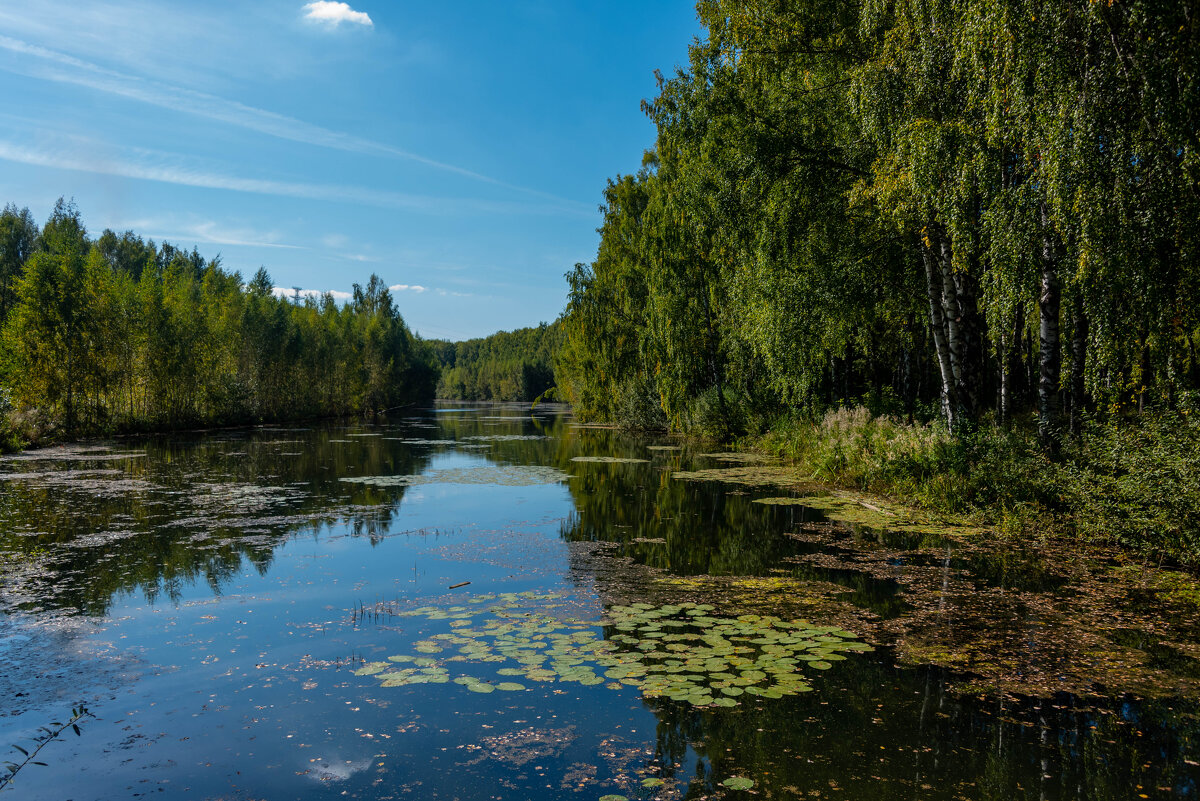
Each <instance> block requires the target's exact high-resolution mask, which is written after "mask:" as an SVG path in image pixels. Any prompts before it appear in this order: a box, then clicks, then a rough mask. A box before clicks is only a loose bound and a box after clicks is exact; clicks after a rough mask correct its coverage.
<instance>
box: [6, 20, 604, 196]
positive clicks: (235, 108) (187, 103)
mask: <svg viewBox="0 0 1200 801" xmlns="http://www.w3.org/2000/svg"><path fill="white" fill-rule="evenodd" d="M0 50H7V51H9V52H11V53H16V54H18V55H20V56H23V57H27V58H21V59H20V60H19V61H17V62H16V63H13V64H0V69H4V70H7V71H9V72H13V73H16V74H18V75H25V76H28V77H33V78H40V79H43V80H49V81H55V82H59V83H69V84H73V85H76V86H83V87H85V88H88V89H93V90H96V91H100V92H105V93H108V94H113V95H117V96H119V97H124V98H128V99H130V100H136V101H139V102H142V103H147V104H149V105H152V106H157V107H159V108H166V109H170V110H172V111H178V112H182V113H185V114H193V115H196V116H199V117H204V118H206V119H211V120H216V121H218V122H223V123H226V124H228V125H234V126H237V127H240V128H245V129H248V130H251V131H255V132H257V133H260V134H264V135H267V136H273V137H276V138H279V139H286V140H289V141H292V142H300V143H302V144H308V145H313V146H316V147H325V148H330V149H333V150H341V151H344V152H350V153H359V154H364V155H372V156H384V157H388V158H396V159H402V160H406V161H412V162H415V163H417V164H422V165H424V166H426V167H430V168H433V169H436V170H441V171H444V172H449V173H453V174H455V175H460V176H462V177H464V178H469V179H471V180H473V181H479V182H481V183H485V184H491V185H493V186H498V187H502V188H505V189H511V190H514V191H518V192H522V193H525V194H529V195H536V196H539V197H543V198H547V199H550V200H555V201H558V202H560V203H563V204H568V205H574V206H579V207H581V208H588V209H589V210H590V208H591V207H590V206H588V204H584V203H578V202H577V201H569V200H565V199H563V198H559V197H557V196H555V195H552V194H549V193H547V192H542V191H540V190H537V189H530V188H528V187H523V186H516V185H514V184H509V183H505V182H504V181H500V180H498V179H496V178H492V177H491V176H488V175H484V174H482V173H479V172H475V171H474V170H468V169H466V168H464V167H458V166H456V165H453V164H447V163H445V162H442V161H437V160H435V159H430V158H426V157H425V156H421V155H419V154H417V153H412V152H410V151H407V150H404V149H402V148H398V147H394V146H392V145H389V144H385V143H383V142H376V141H373V140H370V139H364V138H363V137H360V136H355V135H353V134H347V133H342V132H340V131H334V130H331V129H329V128H324V127H322V126H320V125H313V124H312V123H308V122H304V121H303V120H299V119H296V118H295V117H289V116H287V115H285V114H278V113H276V112H274V111H268V110H266V109H261V108H255V107H254V106H248V105H245V104H244V103H239V102H237V101H236V100H227V99H225V98H222V97H217V96H216V95H210V94H207V93H205V92H197V91H194V90H192V89H185V88H183V87H179V86H171V85H168V84H162V83H158V82H155V81H150V80H145V79H143V78H138V77H136V76H133V75H126V74H124V73H121V72H117V71H115V70H110V69H107V68H105V67H101V66H100V65H98V64H93V63H91V62H88V61H84V60H82V59H78V58H75V57H74V56H71V55H67V54H65V53H60V52H58V51H55V50H50V49H48V48H45V47H41V46H39V45H35V44H30V43H28V42H24V41H21V40H20V39H14V38H12V37H9V36H4V35H0Z"/></svg>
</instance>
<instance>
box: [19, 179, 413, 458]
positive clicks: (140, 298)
mask: <svg viewBox="0 0 1200 801" xmlns="http://www.w3.org/2000/svg"><path fill="white" fill-rule="evenodd" d="M0 317H2V323H3V328H2V335H0V353H2V362H0V383H2V385H3V387H4V389H5V391H6V392H7V397H6V398H4V401H5V403H6V404H7V405H8V409H7V410H6V411H8V412H9V419H10V421H11V422H12V424H13V425H14V426H15V427H16V428H17V429H18V430H17V431H16V432H15V433H16V434H17V435H19V436H21V437H23V438H24V439H26V440H29V439H37V438H39V437H41V436H45V435H47V434H51V433H55V432H57V433H59V434H63V435H67V436H73V435H78V434H84V433H107V432H121V431H134V430H160V429H166V428H177V427H181V426H192V425H208V424H237V423H249V422H261V421H270V420H284V419H295V418H302V417H317V416H334V415H348V414H359V413H366V412H375V411H382V410H386V409H389V408H392V407H396V406H400V405H403V404H408V403H414V402H418V401H424V400H428V399H430V398H431V397H432V395H433V389H434V383H435V381H436V378H437V373H436V367H435V366H434V365H433V364H432V362H431V359H430V357H429V355H428V351H427V349H426V348H425V346H424V344H423V343H422V342H420V341H419V340H418V339H416V338H415V337H414V336H413V335H412V334H411V333H410V332H409V330H408V328H407V326H406V325H405V324H404V321H403V319H401V317H400V314H399V313H398V312H397V310H396V307H395V305H394V304H393V303H392V298H391V296H390V294H389V292H388V290H387V287H386V285H385V284H384V282H383V281H381V280H380V279H379V278H378V277H377V276H371V279H370V281H369V282H368V283H367V284H366V285H365V286H359V285H357V284H356V285H355V286H354V295H353V298H352V299H351V300H350V301H349V302H347V303H345V304H338V303H336V302H335V301H334V300H333V298H332V297H330V296H328V295H326V296H325V297H323V298H320V299H313V298H308V299H305V300H304V301H303V302H293V301H289V300H286V299H282V298H278V297H275V296H274V295H273V294H272V285H271V279H270V276H269V275H268V274H267V272H266V270H264V269H260V270H259V271H258V272H257V273H256V274H255V276H254V277H253V279H251V280H250V281H249V283H245V282H243V279H242V277H241V276H240V275H239V274H238V273H236V272H230V271H227V270H225V269H223V268H222V267H221V265H220V262H219V259H213V260H210V261H206V260H205V259H204V258H203V257H201V256H200V254H199V253H198V252H196V251H195V250H193V251H192V252H190V253H188V252H185V251H182V250H178V249H176V248H174V247H172V246H171V245H169V244H166V243H163V244H162V245H161V246H156V245H155V243H154V242H153V241H146V240H143V239H142V238H141V237H139V236H137V235H136V234H134V233H133V232H128V231H127V232H125V233H124V234H116V233H114V232H113V231H109V230H106V231H104V232H103V234H101V235H100V236H99V237H98V238H96V239H92V238H91V237H89V235H88V232H87V230H86V228H85V227H84V224H83V221H82V219H81V217H80V214H79V211H78V210H77V209H76V208H75V206H74V204H73V203H67V202H64V201H62V200H61V199H60V200H59V202H58V203H57V204H56V205H55V207H54V211H53V213H52V214H51V215H50V218H49V220H48V221H47V222H46V224H45V225H44V226H42V227H41V229H40V230H39V228H38V226H37V225H36V223H35V222H34V220H33V218H32V215H31V214H30V213H29V210H28V209H17V208H16V207H15V206H12V205H9V206H7V207H5V209H4V211H3V213H0Z"/></svg>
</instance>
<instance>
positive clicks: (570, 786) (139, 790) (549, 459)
mask: <svg viewBox="0 0 1200 801" xmlns="http://www.w3.org/2000/svg"><path fill="white" fill-rule="evenodd" d="M704 451H705V449H704V448H702V447H698V446H694V445H690V444H686V443H679V442H674V441H671V440H668V439H665V438H659V439H645V438H638V437H634V436H630V435H625V434H620V433H617V432H614V431H608V430H602V429H593V428H588V427H583V426H577V425H575V424H574V422H573V420H572V419H571V417H570V415H569V413H568V412H567V411H565V410H563V409H557V408H539V409H538V410H535V411H534V412H530V411H529V410H528V409H527V408H525V407H519V406H500V405H498V406H465V407H463V406H443V407H441V408H436V409H431V410H428V411H426V412H424V413H419V414H413V415H411V416H409V417H405V418H403V419H392V420H389V421H387V422H386V423H380V424H353V425H342V424H337V425H320V426H314V427H287V426H279V427H262V428H256V429H250V430H239V431H221V432H214V433H208V434H203V435H190V436H174V437H169V438H155V439H148V440H122V441H119V442H112V443H97V444H90V445H85V446H77V447H70V448H64V449H50V450H47V451H41V452H30V453H27V454H22V455H19V456H16V457H9V458H8V459H6V460H4V461H2V462H0V554H2V555H0V558H2V559H3V564H2V570H3V576H4V578H3V583H2V584H0V603H2V604H3V615H2V617H0V698H2V699H3V700H2V702H0V748H2V749H4V750H5V751H6V753H7V757H8V758H12V757H13V756H18V754H17V752H16V751H9V750H8V746H9V744H19V745H24V746H26V747H28V746H29V744H30V741H31V739H32V738H33V737H34V736H35V735H36V732H37V728H38V727H39V726H42V725H46V724H48V723H50V722H51V721H53V720H63V719H64V718H65V716H66V715H69V713H70V709H71V707H73V706H75V705H77V704H80V703H83V704H86V705H87V706H88V707H89V709H90V710H91V711H92V712H93V713H94V714H95V715H96V719H95V720H85V721H84V723H83V726H82V735H81V736H79V737H75V736H68V737H65V738H64V739H62V740H61V741H58V742H54V743H52V744H50V745H49V746H47V747H46V749H45V750H43V752H42V754H41V756H40V758H41V759H42V760H44V761H46V762H47V763H49V764H48V766H46V767H38V766H29V767H26V768H25V769H24V770H22V771H21V772H20V773H19V774H18V775H17V776H16V777H15V779H14V780H13V782H12V784H11V786H10V788H9V790H8V791H7V792H8V794H9V795H11V797H13V798H22V799H56V800H57V799H76V800H77V801H83V800H84V799H118V798H141V797H161V798H195V799H324V798H362V799H447V800H448V799H464V800H466V799H561V798H568V799H588V800H589V801H590V800H592V799H601V798H604V797H606V796H609V797H625V798H629V799H683V798H686V799H702V798H729V799H738V798H812V799H871V801H881V800H882V799H976V798H978V799H1074V798H1090V799H1122V800H1124V799H1131V798H1169V797H1180V798H1191V797H1196V796H1197V794H1198V793H1200V784H1198V779H1200V764H1198V763H1200V742H1198V741H1197V731H1198V728H1200V725H1198V721H1200V718H1198V714H1200V705H1198V704H1197V699H1198V698H1200V689H1198V688H1200V659H1198V658H1197V657H1200V644H1198V643H1200V635H1198V632H1197V626H1196V624H1195V622H1194V620H1193V612H1194V609H1193V606H1194V601H1189V599H1188V598H1187V597H1186V594H1181V593H1176V594H1175V595H1170V594H1166V595H1164V594H1163V593H1161V592H1157V591H1155V590H1154V587H1155V586H1157V585H1155V584H1154V582H1153V581H1151V580H1149V579H1147V578H1146V574H1144V573H1142V574H1138V575H1139V576H1141V578H1140V579H1139V578H1138V577H1137V576H1133V575H1132V573H1131V571H1137V570H1144V569H1143V568H1140V567H1138V566H1137V565H1131V564H1128V563H1127V561H1126V560H1125V559H1123V558H1122V557H1121V556H1120V555H1119V554H1100V555H1097V552H1095V551H1089V552H1088V553H1087V554H1082V553H1073V552H1071V551H1070V550H1069V549H1062V548H1056V547H1054V546H1051V545H1046V546H1044V547H1040V548H1038V549H1034V550H1016V551H1015V550H1014V549H1013V548H1012V547H1000V546H998V545H997V544H996V543H995V542H994V536H992V535H990V534H989V533H982V534H976V535H975V536H974V537H967V538H966V539H963V538H962V537H960V536H956V535H955V532H952V531H946V530H944V529H938V528H935V527H929V528H928V529H927V530H924V529H922V528H921V527H920V526H916V525H913V524H911V523H906V524H905V525H898V524H897V525H889V524H888V523H887V522H886V520H885V522H883V523H879V522H872V521H871V520H868V521H867V522H865V523H864V522H863V521H862V520H857V521H852V522H847V521H846V519H845V515H841V516H839V515H837V514H832V513H830V511H829V508H830V506H829V503H827V502H826V503H824V504H822V503H817V502H815V501H814V502H813V503H812V504H811V505H806V504H804V503H796V502H795V499H796V497H797V496H799V495H802V493H800V492H798V491H796V490H795V489H794V488H792V489H791V490H788V489H787V488H784V489H781V487H780V486H779V485H778V484H776V485H775V486H770V481H769V477H768V478H763V477H762V475H759V476H758V477H757V478H756V477H755V476H756V474H755V473H754V469H753V462H750V463H747V462H745V461H739V460H737V459H736V458H730V457H722V456H721V455H719V454H718V455H713V454H707V453H705V452H704ZM703 470H717V471H722V472H718V473H710V474H704V473H699V474H697V472H696V471H703ZM680 472H687V473H689V474H690V478H688V477H676V475H675V474H677V473H680ZM767 474H769V470H767V471H766V472H765V473H764V474H763V475H767ZM715 479H722V480H715ZM780 496H783V497H782V499H781V497H780ZM770 499H773V502H772V503H761V502H759V501H762V500H770ZM789 499H790V500H789ZM800 500H803V498H801V499H800ZM867 508H874V507H869V506H868V507H867ZM1189 604H1191V605H1189Z"/></svg>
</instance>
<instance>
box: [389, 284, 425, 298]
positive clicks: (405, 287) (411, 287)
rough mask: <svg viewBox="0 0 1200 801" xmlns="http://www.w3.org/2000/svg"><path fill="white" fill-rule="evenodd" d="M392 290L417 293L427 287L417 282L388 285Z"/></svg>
mask: <svg viewBox="0 0 1200 801" xmlns="http://www.w3.org/2000/svg"><path fill="white" fill-rule="evenodd" d="M388 289H390V290H391V291H392V292H416V293H417V294H418V295H419V294H421V293H422V292H424V291H426V290H427V289H429V287H424V286H420V285H418V284H392V285H391V286H389V287H388Z"/></svg>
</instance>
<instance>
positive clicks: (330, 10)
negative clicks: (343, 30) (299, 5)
mask: <svg viewBox="0 0 1200 801" xmlns="http://www.w3.org/2000/svg"><path fill="white" fill-rule="evenodd" d="M304 11H305V14H304V18H305V19H308V20H312V21H313V22H319V23H321V24H323V25H331V26H334V27H337V26H338V25H341V24H342V23H343V22H349V23H351V24H353V25H366V26H367V27H368V28H369V27H372V26H373V25H374V24H375V23H373V22H371V18H370V17H369V16H367V13H366V12H365V11H355V10H354V9H352V8H351V7H350V6H349V5H348V4H346V3H335V2H331V0H317V1H316V2H315V3H308V4H307V5H305V6H304Z"/></svg>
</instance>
